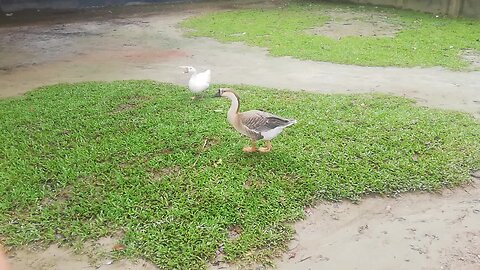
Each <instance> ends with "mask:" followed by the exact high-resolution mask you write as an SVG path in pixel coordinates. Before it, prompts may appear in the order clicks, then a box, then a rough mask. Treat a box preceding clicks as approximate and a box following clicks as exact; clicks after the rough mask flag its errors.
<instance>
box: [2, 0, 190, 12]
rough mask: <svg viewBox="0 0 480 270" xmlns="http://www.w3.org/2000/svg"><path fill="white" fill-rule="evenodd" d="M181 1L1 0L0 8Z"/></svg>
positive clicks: (17, 9)
mask: <svg viewBox="0 0 480 270" xmlns="http://www.w3.org/2000/svg"><path fill="white" fill-rule="evenodd" d="M181 1H184V0H0V9H1V10H2V11H3V12H14V11H19V10H26V9H58V10H71V9H77V8H86V7H103V6H112V5H131V4H141V3H161V2H181Z"/></svg>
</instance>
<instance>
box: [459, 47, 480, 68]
mask: <svg viewBox="0 0 480 270" xmlns="http://www.w3.org/2000/svg"><path fill="white" fill-rule="evenodd" d="M461 57H462V58H463V59H465V60H466V61H467V62H469V63H470V67H471V68H472V69H480V51H477V50H465V51H463V53H462V54H461Z"/></svg>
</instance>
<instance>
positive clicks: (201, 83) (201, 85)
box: [181, 66, 212, 93]
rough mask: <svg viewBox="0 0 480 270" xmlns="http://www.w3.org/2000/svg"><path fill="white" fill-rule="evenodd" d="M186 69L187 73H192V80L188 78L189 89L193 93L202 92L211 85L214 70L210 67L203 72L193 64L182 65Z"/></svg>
mask: <svg viewBox="0 0 480 270" xmlns="http://www.w3.org/2000/svg"><path fill="white" fill-rule="evenodd" d="M181 68H183V69H185V71H184V72H185V73H191V74H192V75H191V76H190V80H188V89H190V91H192V92H193V93H200V92H202V91H204V90H205V89H207V88H208V87H210V81H211V77H212V72H211V71H210V69H208V70H205V71H203V72H197V70H196V69H195V68H194V67H192V66H181Z"/></svg>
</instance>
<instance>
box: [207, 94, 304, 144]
mask: <svg viewBox="0 0 480 270" xmlns="http://www.w3.org/2000/svg"><path fill="white" fill-rule="evenodd" d="M215 96H216V97H226V98H228V99H230V100H231V102H232V103H231V105H230V109H229V110H228V113H227V119H228V122H229V123H230V124H231V125H232V126H233V127H234V128H235V129H236V130H237V131H238V132H240V133H241V134H243V135H245V136H247V137H249V138H250V139H251V140H252V146H245V147H244V148H243V151H244V152H255V151H257V150H258V151H260V152H270V151H271V150H272V144H271V142H270V140H272V139H273V138H275V137H277V136H278V134H280V133H281V132H282V131H283V129H284V128H286V127H288V126H291V125H293V124H295V123H297V121H296V120H294V119H285V118H282V117H279V116H276V115H273V114H271V113H268V112H264V111H259V110H252V111H246V112H239V109H240V98H239V97H238V95H237V94H236V93H235V92H233V91H232V89H230V88H220V89H218V92H217V94H216V95H215ZM259 140H265V144H266V147H260V148H258V149H257V144H256V143H257V141H259Z"/></svg>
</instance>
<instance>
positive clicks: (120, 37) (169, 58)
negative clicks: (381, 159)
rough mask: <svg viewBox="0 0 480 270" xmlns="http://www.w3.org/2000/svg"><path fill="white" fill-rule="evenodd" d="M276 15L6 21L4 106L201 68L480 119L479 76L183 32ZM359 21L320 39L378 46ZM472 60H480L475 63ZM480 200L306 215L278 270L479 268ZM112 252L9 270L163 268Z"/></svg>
mask: <svg viewBox="0 0 480 270" xmlns="http://www.w3.org/2000/svg"><path fill="white" fill-rule="evenodd" d="M275 5H276V3H275V2H253V1H251V2H244V3H243V4H242V5H241V6H238V5H235V4H232V2H216V3H197V4H182V5H175V6H171V5H155V6H140V7H124V8H110V9H108V8H107V9H101V10H89V11H81V12H76V13H70V12H69V13H60V14H55V15H52V14H43V13H42V11H40V12H37V13H35V12H33V13H28V12H27V13H24V14H23V15H22V14H13V16H12V17H8V18H6V17H4V18H1V19H0V25H1V26H2V27H0V97H11V96H16V95H21V94H23V93H25V92H27V91H29V90H31V89H32V88H35V87H38V86H41V85H46V84H53V83H58V82H77V81H86V80H121V79H153V80H158V81H166V82H172V83H179V84H183V83H186V81H187V80H188V78H187V77H186V76H185V75H184V74H183V73H181V69H179V68H178V66H180V65H193V66H196V67H198V68H200V69H206V68H210V69H212V72H213V74H212V76H213V81H214V83H230V84H232V83H233V84H252V85H259V86H266V87H276V88H286V89H292V90H300V89H305V90H309V91H318V92H322V93H358V92H382V93H391V94H394V95H399V96H406V97H411V98H414V99H416V100H418V102H419V104H421V105H426V106H431V107H436V108H443V109H453V110H459V111H464V112H468V113H471V114H472V115H474V116H476V117H480V72H478V71H475V72H454V71H449V70H445V69H443V68H412V69H407V68H394V67H392V68H380V67H358V66H349V65H338V64H332V63H322V62H313V61H300V60H297V59H293V58H290V57H271V56H269V55H268V52H267V50H265V49H262V48H252V47H248V46H246V45H244V44H241V43H234V44H223V43H220V42H217V41H215V40H211V39H207V38H195V39H192V38H186V37H185V36H184V35H183V34H184V33H183V32H182V30H181V29H180V28H179V27H178V25H177V24H178V23H179V22H180V21H182V20H183V19H185V18H188V17H189V16H195V15H197V14H201V13H203V12H210V11H215V10H224V9H235V8H243V7H248V6H262V7H272V6H275ZM357 15H358V14H353V15H352V16H348V15H343V16H342V17H341V18H340V19H339V21H340V22H341V23H342V25H343V26H340V27H338V25H337V26H335V24H336V23H335V21H330V22H329V23H328V24H327V26H325V28H324V29H323V30H322V29H314V30H313V31H315V33H314V34H318V31H326V32H325V33H326V34H328V31H330V32H331V33H335V35H337V36H335V37H336V38H341V36H342V32H341V31H344V32H343V35H344V36H345V35H352V34H358V35H360V34H361V35H371V34H372V33H371V30H368V29H370V28H369V26H368V25H367V26H366V25H365V23H367V24H368V23H369V22H368V20H367V22H365V20H362V21H363V23H360V24H358V25H359V26H358V28H356V27H355V26H352V25H355V23H354V20H355V18H357ZM345 20H347V21H346V22H345ZM337 24H338V23H337ZM332 29H334V30H332ZM339 29H340V30H339ZM341 29H344V30H341ZM356 29H357V30H356ZM382 29H383V30H385V31H384V32H382ZM398 30H399V29H397V27H396V26H391V25H382V24H380V28H379V29H376V30H375V33H374V34H375V35H394V34H395V32H396V31H398ZM339 31H340V32H339ZM338 34H340V36H338ZM468 55H469V57H471V58H472V62H475V61H476V56H475V53H469V54H468ZM472 55H473V56H472ZM478 176H479V177H480V175H478ZM475 179H476V178H475ZM479 198H480V182H479V180H475V181H474V182H473V185H471V186H466V187H462V188H458V189H455V190H453V191H450V190H447V191H445V192H444V193H443V194H442V195H439V194H405V195H402V196H400V197H398V198H394V199H392V198H367V199H365V200H363V201H362V202H361V203H360V204H358V205H356V204H351V203H349V202H343V203H319V205H318V206H317V207H316V208H315V209H309V210H307V211H308V215H307V216H308V217H307V219H306V220H305V221H302V222H300V223H298V224H296V226H295V228H296V230H297V234H296V236H295V239H294V240H293V241H292V243H291V245H290V248H289V251H288V252H286V253H285V255H284V256H283V257H282V258H278V260H277V262H276V263H277V266H278V269H320V268H325V269H369V270H370V269H452V270H454V269H455V270H456V269H480V246H479V243H480V239H479V238H480V200H479ZM114 242H115V241H113V242H112V241H104V240H101V241H100V242H98V243H97V244H96V245H94V246H95V247H97V248H88V249H87V250H86V251H84V254H74V253H73V251H72V250H68V249H64V248H58V247H56V246H51V247H50V248H49V249H47V250H28V249H25V250H20V251H16V252H14V253H11V254H9V255H10V262H11V263H12V265H13V267H14V269H19V270H23V269H43V270H54V269H72V270H77V269H155V267H153V266H152V265H150V264H149V263H148V262H145V261H139V262H129V261H125V260H123V261H112V260H111V259H110V258H109V255H108V252H109V251H110V250H111V249H112V248H113V245H114ZM92 258H93V259H92ZM214 268H215V269H232V268H234V267H233V266H228V265H224V264H220V265H217V266H215V267H214Z"/></svg>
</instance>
